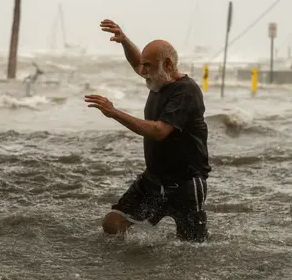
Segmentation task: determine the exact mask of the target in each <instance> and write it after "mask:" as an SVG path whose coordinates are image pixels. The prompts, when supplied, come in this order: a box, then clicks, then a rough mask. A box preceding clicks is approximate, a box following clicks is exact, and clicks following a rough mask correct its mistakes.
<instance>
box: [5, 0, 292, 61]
mask: <svg viewBox="0 0 292 280" xmlns="http://www.w3.org/2000/svg"><path fill="white" fill-rule="evenodd" d="M274 1H275V0H234V1H233V4H234V18H233V26H232V30H231V33H230V39H232V38H233V37H235V36H237V35H238V34H239V33H240V32H241V31H242V30H244V29H245V28H246V27H247V26H248V25H249V24H250V23H251V22H252V21H253V20H255V19H256V18H257V17H258V16H259V15H260V14H261V13H262V12H263V11H264V10H265V9H267V7H268V6H269V5H271V4H272V3H273V2H274ZM13 3H14V1H13V0H1V10H0V17H1V25H0V35H1V40H0V49H1V50H6V49H8V45H9V39H10V30H11V22H12V11H13ZM58 3H61V4H62V7H63V10H64V16H65V25H66V31H67V37H68V42H69V43H73V44H82V45H83V46H84V47H86V48H87V49H88V50H90V51H92V52H96V53H116V54H121V53H122V50H121V48H120V47H119V46H118V45H117V44H115V43H112V42H109V37H110V36H109V34H105V33H103V32H101V31H100V30H99V23H100V21H101V20H102V19H104V18H110V19H113V20H115V21H117V22H118V23H119V24H120V25H121V26H122V27H123V28H124V31H125V32H126V33H127V35H128V36H129V37H130V38H131V39H132V40H133V41H134V42H135V43H136V44H137V45H138V46H139V47H140V48H142V47H143V46H144V45H145V44H146V43H147V42H149V41H150V40H153V39H156V38H162V39H166V40H169V41H170V42H171V43H172V44H173V45H174V46H175V47H176V48H177V49H178V51H179V52H180V53H182V52H189V51H190V50H191V47H192V46H193V45H195V44H199V45H205V46H209V47H210V48H211V50H212V51H211V52H213V53H216V52H217V51H218V50H219V49H220V48H221V47H222V46H223V44H224V36H225V29H226V16H227V6H228V1H226V0H198V1H196V0H180V1H174V0H147V1H137V0H110V1H105V0H104V1H101V0H22V18H21V38H20V49H21V51H23V52H29V51H30V50H38V49H49V48H50V43H51V40H52V39H50V33H51V32H52V26H53V22H54V18H55V16H56V14H57V9H58ZM291 11H292V1H291V0H282V1H280V3H279V4H278V5H277V6H276V7H275V8H274V9H273V11H272V12H270V13H269V14H268V15H267V16H266V17H265V18H264V19H263V20H262V21H261V22H260V23H258V24H257V26H256V27H254V28H253V29H252V30H251V31H250V32H248V34H246V35H245V36H244V37H243V38H242V39H240V40H239V41H238V42H237V43H236V44H234V45H233V46H232V47H231V48H230V53H232V54H234V55H237V56H244V57H257V56H261V57H263V56H269V46H270V42H269V39H268V30H267V28H268V23H269V22H271V21H273V22H277V23H278V37H277V39H276V41H275V46H276V47H277V48H278V49H279V55H286V54H287V48H288V46H289V45H292V27H291V26H292V24H291V22H292V17H291ZM190 26H192V28H191V29H192V30H191V32H190V36H189V37H188V36H187V33H188V30H189V28H190ZM54 32H57V36H58V37H57V38H58V39H57V42H58V45H59V46H60V45H61V32H60V28H59V29H57V31H54Z"/></svg>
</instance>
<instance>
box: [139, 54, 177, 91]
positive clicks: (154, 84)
mask: <svg viewBox="0 0 292 280" xmlns="http://www.w3.org/2000/svg"><path fill="white" fill-rule="evenodd" d="M141 63H142V76H143V77H144V78H145V79H146V86H147V87H148V88H149V89H150V90H152V91H155V92H158V91H159V90H160V88H161V87H162V86H163V85H165V84H166V83H167V82H170V81H171V76H170V75H169V72H168V71H167V70H166V67H164V62H163V61H161V60H160V61H159V60H157V59H156V58H154V57H153V56H151V55H147V53H142V61H141Z"/></svg>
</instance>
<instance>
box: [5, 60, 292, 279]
mask: <svg viewBox="0 0 292 280" xmlns="http://www.w3.org/2000/svg"><path fill="white" fill-rule="evenodd" d="M4 62H5V61H4V60H3V61H2V64H1V66H0V67H1V70H4V68H3V67H4ZM37 62H38V64H39V65H40V66H41V67H42V68H44V70H45V71H46V76H44V77H43V78H42V79H41V81H40V82H38V83H37V84H36V85H35V88H34V96H32V97H25V95H24V92H25V90H24V85H22V83H21V80H20V81H16V82H10V83H7V82H5V81H2V82H1V83H0V143H1V144H0V199H1V204H0V276H2V279H84V280H85V279H100V280H102V279H108V280H109V279H121V280H123V279H140V280H141V279H151V280H154V279H167V280H172V279H175V280H180V279H183V280H190V279H201V280H203V279H205V280H206V279H208V280H217V279H231V280H236V279H240V280H242V279H287V280H288V279H292V206H291V205H292V202H291V199H292V175H291V170H292V145H291V137H292V128H291V127H292V107H291V101H292V91H287V90H284V89H281V88H278V89H276V88H274V89H270V90H260V91H259V92H258V94H257V95H256V96H255V97H251V96H250V94H249V90H248V89H244V88H240V89H237V88H236V87H231V88H228V89H227V91H226V96H225V98H224V99H221V98H220V93H219V88H217V87H212V88H211V89H210V92H208V93H205V102H206V108H207V110H206V120H207V122H208V125H209V151H210V161H211V164H212V167H213V171H212V173H211V174H210V178H209V180H208V182H209V190H208V194H209V195H208V198H207V205H206V207H207V210H208V217H209V228H210V232H211V238H210V240H209V241H208V242H206V243H204V244H199V245H198V244H189V243H185V242H180V241H177V240H176V239H175V238H174V233H175V227H174V223H173V221H172V220H171V219H164V220H163V221H162V222H161V223H160V224H159V226H158V227H157V228H148V227H142V228H135V230H134V232H133V233H132V234H131V235H129V236H126V237H125V238H121V237H117V238H110V237H108V236H105V235H104V234H103V233H102V231H101V226H100V225H101V219H102V217H103V215H104V214H105V213H106V212H107V211H108V210H109V209H110V205H111V204H112V203H113V202H114V201H116V200H117V199H118V198H119V196H120V195H121V194H122V193H123V191H124V190H125V189H126V188H127V184H128V183H129V181H130V180H131V179H133V178H134V177H135V175H136V174H137V173H139V172H141V171H142V170H143V168H144V160H143V152H142V138H141V137H139V136H136V135H134V134H133V133H131V132H129V131H127V130H125V129H123V128H122V127H121V126H120V125H118V124H117V123H115V122H114V121H113V120H109V119H106V118H105V117H104V116H103V115H102V114H100V113H99V112H98V111H96V110H94V109H88V108H87V107H86V104H85V103H84V102H83V96H84V94H85V93H88V92H90V90H87V91H86V90H84V83H86V82H89V83H90V85H91V87H92V88H93V90H92V92H98V93H100V94H104V95H106V96H107V97H109V98H110V99H112V100H113V101H114V104H115V105H116V106H117V107H119V108H121V109H123V110H125V111H127V112H129V113H131V114H134V115H135V116H138V117H142V115H143V106H144V102H145V100H146V97H147V90H146V89H145V87H144V84H143V81H141V80H140V79H139V77H137V76H135V74H133V73H132V72H131V69H130V68H129V67H128V66H127V65H126V64H125V63H124V62H122V61H120V60H114V59H112V60H109V59H105V58H95V59H93V58H85V59H83V60H81V59H80V58H77V57H75V58H72V57H71V58H66V57H58V58H56V57H55V58H51V57H49V56H43V57H38V59H37ZM30 63H31V59H29V58H27V59H23V60H22V61H21V63H20V66H19V67H20V68H19V72H20V77H22V76H24V75H26V74H27V73H28V71H31V69H32V68H31V66H30Z"/></svg>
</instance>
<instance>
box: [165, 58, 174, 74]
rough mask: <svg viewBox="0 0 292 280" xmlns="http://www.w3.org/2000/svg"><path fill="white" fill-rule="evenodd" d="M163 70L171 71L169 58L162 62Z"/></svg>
mask: <svg viewBox="0 0 292 280" xmlns="http://www.w3.org/2000/svg"><path fill="white" fill-rule="evenodd" d="M163 67H164V70H168V71H173V65H172V62H171V60H170V59H169V58H166V59H165V60H164V62H163Z"/></svg>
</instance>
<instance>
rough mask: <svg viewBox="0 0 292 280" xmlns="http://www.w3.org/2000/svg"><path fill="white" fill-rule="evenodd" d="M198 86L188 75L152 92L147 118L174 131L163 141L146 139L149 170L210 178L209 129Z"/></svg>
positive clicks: (172, 174) (167, 175) (147, 108)
mask: <svg viewBox="0 0 292 280" xmlns="http://www.w3.org/2000/svg"><path fill="white" fill-rule="evenodd" d="M204 112H205V106H204V101H203V94H202V92H201V90H200V88H199V86H198V85H197V84H196V83H195V82H194V81H193V80H192V79H191V78H189V77H188V76H187V75H185V76H183V77H182V78H180V79H179V80H177V81H175V82H173V83H171V84H167V85H165V86H163V87H162V89H161V90H160V91H159V92H153V91H150V93H149V96H148V99H147V102H146V106H145V110H144V115H145V119H146V120H152V121H158V120H160V121H163V122H165V123H167V124H170V125H172V126H174V127H175V130H174V131H173V132H172V133H171V134H170V135H168V136H167V137H166V138H165V139H163V140H162V141H156V140H153V139H150V138H147V137H144V154H145V161H146V167H147V170H148V171H149V172H150V173H152V174H155V175H157V176H161V177H164V176H165V177H170V178H172V177H173V178H182V177H185V176H203V177H205V178H207V177H208V173H209V172H210V171H211V168H210V166H209V163H208V148H207V138H208V127H207V124H206V123H205V121H204Z"/></svg>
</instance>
